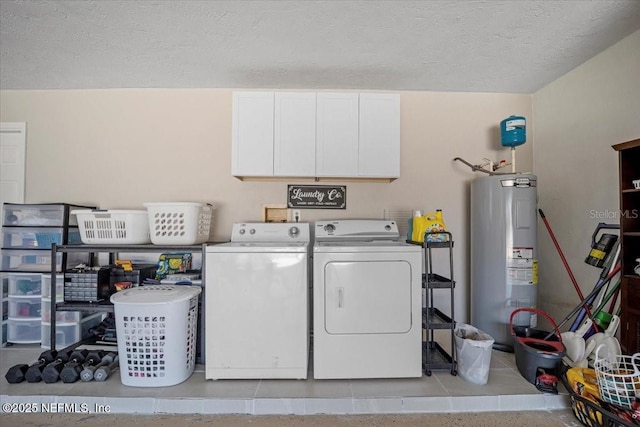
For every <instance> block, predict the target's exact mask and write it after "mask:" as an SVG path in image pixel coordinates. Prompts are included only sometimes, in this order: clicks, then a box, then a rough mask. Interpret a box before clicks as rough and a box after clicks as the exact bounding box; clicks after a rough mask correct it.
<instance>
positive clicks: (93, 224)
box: [71, 209, 150, 245]
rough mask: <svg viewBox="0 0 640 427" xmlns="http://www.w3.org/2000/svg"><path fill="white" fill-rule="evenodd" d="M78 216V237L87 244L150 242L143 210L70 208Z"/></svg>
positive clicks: (147, 223)
mask: <svg viewBox="0 0 640 427" xmlns="http://www.w3.org/2000/svg"><path fill="white" fill-rule="evenodd" d="M71 213H72V214H75V215H76V216H77V217H78V229H79V230H80V239H81V240H82V242H83V243H84V244H88V245H92V244H95V245H109V244H131V245H141V244H145V243H150V238H149V222H148V221H147V213H146V212H145V211H144V210H99V209H84V210H72V211H71Z"/></svg>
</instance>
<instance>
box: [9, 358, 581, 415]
mask: <svg viewBox="0 0 640 427" xmlns="http://www.w3.org/2000/svg"><path fill="white" fill-rule="evenodd" d="M40 352H41V349H40V348H39V347H30V346H12V347H5V348H2V349H0V372H2V379H1V380H0V403H2V404H4V403H35V404H40V403H64V404H66V403H72V404H73V403H76V404H87V405H90V407H96V406H95V405H107V406H108V407H109V412H111V413H141V414H153V413H176V414H181V413H182V414H184V413H192V414H249V415H261V414H296V415H306V414H384V413H389V414H393V413H442V412H486V411H520V410H529V411H531V410H553V409H565V408H569V407H570V403H569V399H568V396H567V394H566V392H565V391H564V389H563V388H562V385H559V389H560V394H558V395H553V394H545V393H541V392H540V391H538V390H537V389H536V388H535V387H534V386H533V385H532V384H530V383H528V382H527V381H526V380H525V379H524V378H523V377H522V376H521V375H520V373H519V372H518V370H517V368H516V366H515V358H514V355H513V354H510V353H503V352H499V351H493V353H492V357H491V369H490V371H489V382H488V383H487V384H486V385H476V384H472V383H469V382H467V381H465V380H463V379H462V378H460V377H459V376H452V375H451V374H450V372H449V370H442V371H433V375H432V376H431V377H427V376H423V377H422V378H414V379H371V380H370V379H357V380H355V379H354V380H313V379H308V380H217V381H213V380H205V378H204V366H202V365H197V366H196V370H195V372H194V373H193V375H192V376H191V377H190V378H189V379H188V380H187V381H185V382H184V383H182V384H178V385H175V386H170V387H152V388H148V387H129V386H124V385H122V384H121V382H120V376H119V374H118V372H116V374H115V375H113V376H112V377H110V378H109V379H108V380H107V381H106V382H103V383H97V382H89V383H83V382H76V383H73V384H65V383H62V382H58V383H55V384H46V383H42V382H41V383H33V384H29V383H26V382H23V383H19V384H9V383H8V382H7V381H6V379H5V378H4V374H5V373H6V371H7V369H8V368H9V367H11V366H13V365H14V364H17V363H30V362H31V361H32V360H35V359H36V358H37V356H38V355H39V354H40ZM310 378H311V376H310ZM97 407H100V406H97ZM103 407H104V406H103Z"/></svg>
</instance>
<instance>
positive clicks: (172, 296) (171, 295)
mask: <svg viewBox="0 0 640 427" xmlns="http://www.w3.org/2000/svg"><path fill="white" fill-rule="evenodd" d="M201 291H202V289H201V288H200V287H199V286H179V285H151V286H140V287H137V288H132V289H126V290H124V291H120V292H116V293H115V294H113V295H111V302H112V303H113V307H114V312H115V318H116V334H117V336H118V355H119V356H120V380H121V381H122V384H124V385H128V386H134V387H164V386H170V385H175V384H179V383H181V382H183V381H185V380H186V379H187V378H189V376H191V374H192V373H193V369H194V367H195V358H196V336H197V322H198V294H200V292H201Z"/></svg>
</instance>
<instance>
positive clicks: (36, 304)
mask: <svg viewBox="0 0 640 427" xmlns="http://www.w3.org/2000/svg"><path fill="white" fill-rule="evenodd" d="M41 315H42V302H41V299H40V295H36V296H19V297H12V296H9V317H11V318H14V319H34V318H36V317H37V318H40V316H41Z"/></svg>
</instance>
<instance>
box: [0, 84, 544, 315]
mask: <svg viewBox="0 0 640 427" xmlns="http://www.w3.org/2000/svg"><path fill="white" fill-rule="evenodd" d="M0 95H1V96H0V107H1V108H0V112H1V115H0V121H18V122H19V121H24V122H27V184H26V193H27V194H26V202H27V203H40V202H59V201H64V202H69V203H88V204H95V205H97V206H99V207H101V208H105V209H125V208H134V209H141V208H142V203H144V202H147V201H205V202H210V203H213V204H215V205H216V207H217V209H216V212H215V220H214V223H215V225H214V231H213V233H212V236H211V237H212V239H213V240H225V239H228V238H229V234H230V230H231V225H232V223H233V222H235V221H243V220H260V219H261V215H262V209H261V206H262V204H265V203H285V202H286V190H287V184H293V183H299V181H298V182H296V181H294V180H291V181H284V182H241V181H239V180H237V179H235V178H233V177H232V176H231V174H230V170H231V90H226V89H222V90H219V89H193V90H165V89H122V90H79V91H73V90H65V91H3V92H2V93H0ZM401 105H402V125H401V133H402V136H401V138H402V142H401V147H402V148H401V178H399V179H397V180H396V181H394V182H392V183H387V184H381V183H363V182H348V183H346V185H347V209H346V210H344V211H331V210H304V211H302V214H303V220H308V221H312V220H316V219H328V218H383V216H384V212H385V210H412V209H422V210H424V211H434V210H435V209H442V210H443V212H444V218H445V221H446V223H447V226H448V228H449V229H450V230H451V231H452V232H453V233H454V236H455V238H456V246H455V269H456V270H455V278H456V280H457V281H458V288H457V289H456V319H457V320H459V321H467V313H468V309H467V307H468V301H467V294H468V286H469V284H468V277H469V271H468V258H469V257H468V241H469V233H468V227H469V214H468V210H469V203H468V185H469V182H470V181H471V180H472V179H473V178H474V177H475V176H476V174H475V173H472V172H471V171H470V169H469V168H467V167H466V166H464V165H462V164H461V163H459V162H453V161H452V159H453V158H454V157H456V156H460V157H463V158H465V159H467V160H470V161H472V162H479V161H480V160H481V159H482V158H483V157H488V158H491V159H493V160H499V159H509V158H510V154H509V151H508V150H504V149H502V147H500V143H499V141H500V140H499V129H498V126H499V123H500V121H501V120H502V119H504V118H506V117H508V116H509V115H511V114H518V115H524V116H525V117H531V115H532V110H531V97H530V95H508V94H474V93H435V92H403V93H402V94H401ZM517 153H518V158H517V164H518V166H519V167H518V169H519V170H525V171H530V170H531V168H532V144H526V145H524V146H522V147H521V148H519V149H518V152H517ZM445 271H446V270H445ZM446 307H448V303H447V304H446V305H445V306H444V307H443V311H446V312H448V309H447V308H446Z"/></svg>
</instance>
